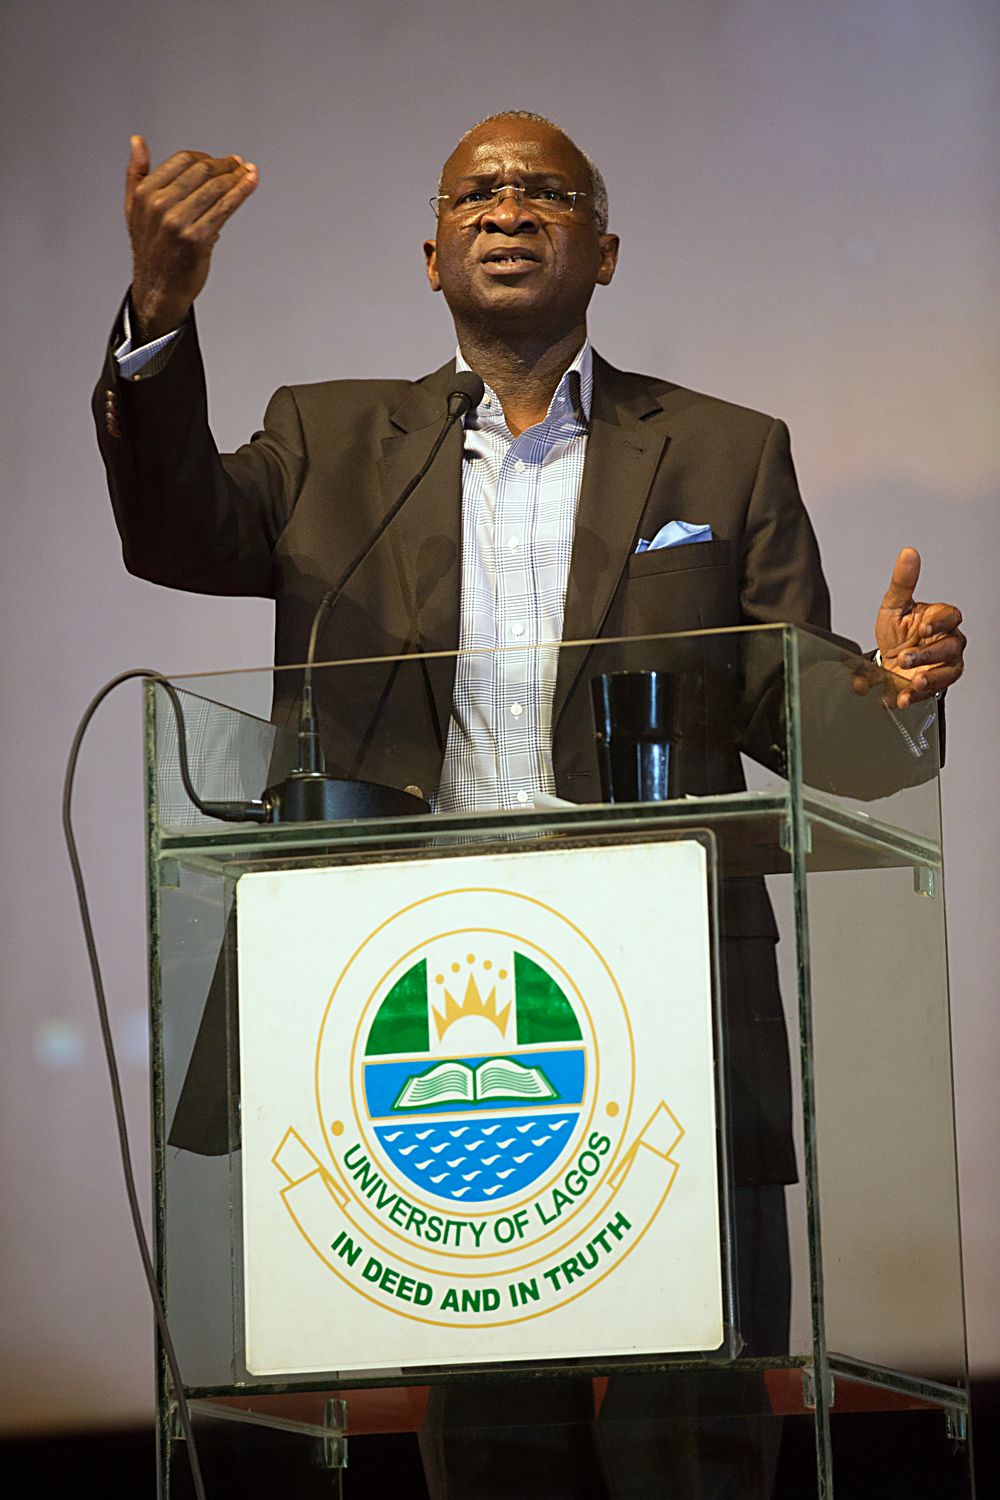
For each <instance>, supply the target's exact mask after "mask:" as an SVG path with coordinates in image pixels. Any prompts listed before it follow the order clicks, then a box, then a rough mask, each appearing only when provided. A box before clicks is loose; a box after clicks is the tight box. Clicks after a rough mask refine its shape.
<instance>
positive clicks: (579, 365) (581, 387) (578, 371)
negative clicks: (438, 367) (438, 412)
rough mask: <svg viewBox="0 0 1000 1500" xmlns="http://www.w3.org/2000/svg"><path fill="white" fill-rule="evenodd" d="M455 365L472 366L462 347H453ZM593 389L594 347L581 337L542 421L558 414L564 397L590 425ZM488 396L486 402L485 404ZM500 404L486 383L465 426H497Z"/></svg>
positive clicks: (579, 419) (578, 418)
mask: <svg viewBox="0 0 1000 1500" xmlns="http://www.w3.org/2000/svg"><path fill="white" fill-rule="evenodd" d="M455 369H456V371H458V370H471V369H472V366H471V365H470V364H469V362H468V360H467V359H466V358H465V356H464V355H463V353H462V351H461V349H456V350H455ZM593 393H594V351H593V349H592V347H591V343H590V339H589V338H588V339H584V341H583V344H582V346H581V347H580V350H579V352H578V354H577V356H576V358H575V359H574V360H573V363H572V364H571V365H570V366H569V368H568V369H567V370H566V371H565V372H564V374H563V377H562V379H561V380H560V382H559V384H558V385H557V386H556V388H555V391H554V393H553V396H552V400H551V402H550V403H549V409H548V412H547V413H546V415H545V419H544V422H543V423H542V424H541V425H543V426H544V425H545V423H547V422H550V421H552V420H553V418H554V417H557V416H558V415H559V403H560V402H561V401H562V400H563V399H564V398H565V400H566V403H567V405H568V407H569V410H570V411H572V412H573V413H574V414H575V416H576V418H577V420H578V421H579V422H580V424H581V425H582V426H583V427H589V425H590V405H591V400H592V398H593ZM487 399H488V400H489V403H490V404H489V405H488V406H487V404H486V403H487ZM502 411H503V406H502V404H501V402H500V398H499V397H498V396H497V393H496V391H494V390H492V389H491V388H490V387H489V386H488V385H487V386H486V387H485V389H484V391H483V399H482V401H481V402H480V403H479V405H478V407H477V408H476V410H475V411H474V412H469V414H468V416H467V417H466V418H465V422H466V425H467V426H470V427H472V426H475V427H496V426H498V425H500V424H501V413H502Z"/></svg>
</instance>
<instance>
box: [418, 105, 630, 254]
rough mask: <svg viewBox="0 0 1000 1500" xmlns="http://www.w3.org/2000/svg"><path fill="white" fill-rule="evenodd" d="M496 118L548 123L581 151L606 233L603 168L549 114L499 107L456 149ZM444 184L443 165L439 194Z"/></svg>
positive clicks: (601, 229)
mask: <svg viewBox="0 0 1000 1500" xmlns="http://www.w3.org/2000/svg"><path fill="white" fill-rule="evenodd" d="M494 120H530V121H531V122H532V123H533V124H534V125H547V126H548V127H549V129H550V130H558V132H559V134H560V135H563V136H565V137H566V139H567V140H568V141H569V143H570V145H571V146H572V147H573V149H574V150H576V151H579V152H580V155H581V156H582V157H583V160H584V162H585V163H586V167H587V171H588V173H589V174H590V197H591V201H592V203H593V206H594V219H595V221H596V223H597V232H598V234H604V233H605V232H606V230H607V227H608V190H607V187H606V186H605V184H604V176H603V174H602V172H601V169H600V167H599V166H598V165H597V163H596V162H595V161H594V160H593V158H592V157H589V156H588V155H587V153H586V151H582V150H580V147H579V146H578V145H577V144H576V141H574V139H573V137H572V136H571V135H569V134H568V132H567V131H565V130H564V129H563V128H562V126H561V125H558V124H557V123H556V121H555V120H550V119H549V118H548V116H547V115H538V114H535V113H534V111H533V110H530V109H498V110H497V111H496V112H495V113H494V114H492V115H487V116H486V118H485V119H483V120H477V121H476V123H475V125H470V126H469V128H468V130H467V131H466V132H465V134H464V135H463V136H461V137H460V139H459V140H458V142H457V143H456V146H455V149H456V150H457V149H458V147H459V146H460V145H461V144H462V141H467V140H468V139H469V136H470V135H472V133H473V131H475V130H478V129H479V127H480V126H481V125H492V124H493V122H494ZM443 186H444V168H443V167H442V169H441V175H440V177H439V178H438V193H439V194H440V193H441V192H442V189H443Z"/></svg>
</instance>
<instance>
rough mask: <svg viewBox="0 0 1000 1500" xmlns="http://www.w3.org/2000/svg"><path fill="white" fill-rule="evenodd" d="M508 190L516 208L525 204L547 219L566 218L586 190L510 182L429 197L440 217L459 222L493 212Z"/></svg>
mask: <svg viewBox="0 0 1000 1500" xmlns="http://www.w3.org/2000/svg"><path fill="white" fill-rule="evenodd" d="M507 193H513V194H514V202H515V203H516V204H517V206H518V208H524V207H525V206H527V209H528V212H529V213H530V214H533V215H534V217H535V218H536V219H541V220H543V221H545V222H548V221H549V220H552V219H568V218H569V217H570V215H571V214H572V213H573V211H574V210H575V209H576V206H577V199H578V198H586V197H588V196H589V194H587V193H577V192H572V191H570V190H569V189H568V188H561V187H552V186H551V185H548V186H542V185H538V186H532V185H530V184H529V186H527V187H520V186H517V185H515V184H514V183H512V182H508V183H504V184H503V186H502V187H496V188H485V187H478V188H469V189H468V190H467V191H466V192H464V193H462V194H460V195H459V197H457V198H453V197H452V196H451V195H450V194H449V193H436V194H435V196H434V197H433V198H431V199H430V205H431V208H432V209H433V210H434V212H435V213H436V214H437V215H438V216H439V217H440V218H448V219H453V220H455V221H456V222H459V223H465V222H471V221H472V220H473V219H481V218H482V217H483V215H484V214H488V213H495V212H496V210H497V209H498V208H499V207H500V204H501V202H502V201H503V199H504V197H505V195H506V194H507ZM585 207H586V205H585V204H581V205H580V210H579V211H578V212H577V217H578V218H579V217H580V216H581V213H582V210H583V208H585Z"/></svg>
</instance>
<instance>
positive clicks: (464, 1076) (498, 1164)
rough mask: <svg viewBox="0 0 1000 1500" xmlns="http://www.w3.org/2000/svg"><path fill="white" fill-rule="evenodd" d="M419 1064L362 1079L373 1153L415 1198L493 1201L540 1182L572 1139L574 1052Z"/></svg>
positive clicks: (372, 1071) (580, 1055)
mask: <svg viewBox="0 0 1000 1500" xmlns="http://www.w3.org/2000/svg"><path fill="white" fill-rule="evenodd" d="M428 1061H429V1060H428V1059H427V1058H426V1057H425V1058H421V1059H417V1058H413V1059H411V1060H409V1061H406V1062H401V1061H393V1062H391V1063H389V1062H386V1063H369V1064H367V1065H366V1066H365V1070H364V1076H365V1097H366V1102H367V1105H368V1111H369V1114H370V1116H372V1117H373V1125H374V1130H375V1135H376V1137H377V1139H378V1142H379V1145H380V1146H381V1148H382V1150H383V1151H384V1152H385V1154H386V1156H387V1157H388V1158H389V1160H390V1161H391V1162H392V1164H393V1166H394V1167H395V1168H396V1169H397V1170H398V1171H399V1172H400V1173H401V1174H402V1175H403V1176H404V1177H406V1178H407V1179H408V1180H409V1181H410V1182H411V1183H413V1184H414V1186H416V1187H418V1188H419V1189H420V1190H421V1192H422V1193H424V1194H427V1195H429V1196H434V1197H439V1198H443V1199H445V1200H448V1201H453V1202H456V1203H463V1202H468V1203H472V1202H475V1201H482V1202H486V1203H492V1202H502V1201H503V1200H504V1199H505V1198H510V1197H512V1196H514V1195H517V1194H520V1193H523V1192H524V1191H525V1190H526V1189H527V1188H529V1187H530V1186H531V1185H532V1183H534V1182H535V1181H537V1179H538V1178H540V1177H541V1176H543V1175H544V1174H545V1173H546V1172H547V1171H548V1170H549V1168H551V1167H552V1165H553V1164H554V1163H555V1162H556V1161H557V1160H558V1158H559V1156H560V1155H561V1154H562V1152H563V1151H564V1150H565V1149H566V1146H567V1144H568V1143H569V1141H570V1140H571V1139H572V1138H573V1134H574V1132H575V1129H576V1125H577V1121H578V1120H579V1118H580V1109H579V1105H580V1104H581V1102H582V1099H583V1091H584V1085H585V1079H586V1058H585V1055H584V1051H583V1049H582V1048H579V1047H572V1048H566V1049H559V1050H547V1051H545V1052H537V1053H527V1052H518V1053H517V1054H516V1055H510V1054H508V1055H507V1056H505V1057H466V1058H453V1059H449V1060H448V1061H447V1062H445V1063H437V1064H432V1065H430V1066H428ZM529 1094H530V1095H531V1103H530V1106H529V1107H525V1105H527V1104H528V1098H527V1097H526V1096H527V1095H529ZM458 1095H461V1096H462V1097H457V1096H458ZM518 1105H520V1106H521V1107H520V1108H519V1107H518ZM574 1106H576V1107H574ZM430 1114H433V1115H434V1118H429V1115H430ZM380 1116H381V1119H379V1117H380ZM387 1116H388V1117H389V1118H386V1117H387ZM375 1121H378V1123H375Z"/></svg>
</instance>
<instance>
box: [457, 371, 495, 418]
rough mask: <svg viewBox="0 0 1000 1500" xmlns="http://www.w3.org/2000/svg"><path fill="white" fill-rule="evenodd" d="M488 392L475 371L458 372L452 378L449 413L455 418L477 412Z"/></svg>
mask: <svg viewBox="0 0 1000 1500" xmlns="http://www.w3.org/2000/svg"><path fill="white" fill-rule="evenodd" d="M485 390H486V387H485V385H484V384H483V382H482V380H481V379H480V378H479V376H478V375H477V374H476V372H475V370H458V371H456V373H455V374H454V375H453V376H452V378H451V387H450V389H449V391H448V411H449V412H450V413H451V415H452V416H453V417H464V416H465V414H466V413H467V412H470V411H475V409H476V407H477V406H478V405H479V403H480V401H482V399H483V392H484V391H485Z"/></svg>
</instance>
